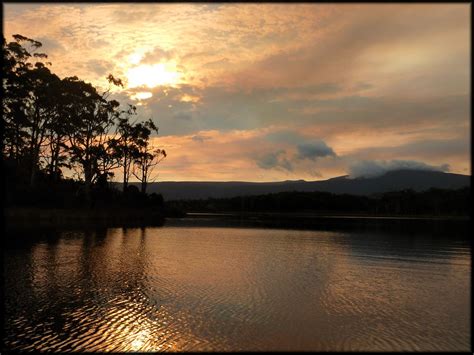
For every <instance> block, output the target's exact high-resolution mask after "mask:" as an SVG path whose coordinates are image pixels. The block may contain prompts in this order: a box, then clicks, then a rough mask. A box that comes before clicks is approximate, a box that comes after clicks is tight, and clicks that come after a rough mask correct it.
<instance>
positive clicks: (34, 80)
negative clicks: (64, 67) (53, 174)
mask: <svg viewBox="0 0 474 355" xmlns="http://www.w3.org/2000/svg"><path fill="white" fill-rule="evenodd" d="M13 39H14V41H12V42H8V43H7V41H6V39H5V38H3V42H2V50H3V63H2V64H3V65H2V72H3V75H2V88H3V100H2V128H3V133H4V135H3V140H2V145H3V147H2V148H3V149H2V153H3V155H4V157H8V158H9V159H11V160H14V161H16V162H19V160H20V159H22V158H24V157H26V156H28V155H29V156H30V157H29V158H30V159H29V160H30V162H31V163H34V162H35V161H37V160H38V159H35V157H31V155H32V154H34V153H35V152H37V151H38V149H37V146H38V141H40V140H41V133H42V132H41V131H42V129H41V128H38V127H37V125H38V124H40V125H41V123H44V121H41V118H40V117H38V113H39V111H40V108H39V107H37V106H36V105H35V102H34V101H35V99H38V97H37V95H38V94H39V91H40V90H39V87H38V85H41V84H40V83H39V82H41V81H43V80H44V81H46V82H50V81H51V80H54V79H56V78H54V77H53V75H52V74H51V72H49V70H47V69H46V68H45V63H43V62H41V61H36V62H35V60H37V59H38V58H42V59H44V58H47V55H46V54H44V53H38V52H36V50H37V49H38V48H40V47H41V46H42V44H41V42H38V41H35V40H33V39H30V38H27V37H24V36H21V35H18V34H16V35H13ZM27 47H28V48H27ZM46 64H51V63H46ZM35 106H36V107H35ZM35 109H37V110H38V112H34V110H35ZM32 135H33V136H32ZM32 148H33V149H32ZM35 148H36V149H35ZM32 158H33V159H32ZM30 170H34V169H31V167H30Z"/></svg>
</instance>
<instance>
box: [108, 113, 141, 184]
mask: <svg viewBox="0 0 474 355" xmlns="http://www.w3.org/2000/svg"><path fill="white" fill-rule="evenodd" d="M136 111H137V108H136V107H135V106H133V105H128V109H127V110H123V111H122V114H123V115H122V116H121V117H119V118H118V124H117V129H116V133H117V134H118V138H116V139H114V141H113V143H114V148H115V152H116V154H117V156H118V157H119V158H120V165H121V167H122V175H123V191H124V192H125V191H126V190H127V187H128V181H129V179H130V173H131V167H132V165H133V160H134V159H135V157H136V156H137V154H138V145H137V139H138V136H139V129H138V128H137V125H135V123H132V122H130V118H131V116H133V115H136V114H137V112H136Z"/></svg>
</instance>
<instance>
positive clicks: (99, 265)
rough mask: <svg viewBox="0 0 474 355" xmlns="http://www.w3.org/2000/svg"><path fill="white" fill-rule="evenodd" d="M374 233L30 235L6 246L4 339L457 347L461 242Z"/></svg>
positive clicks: (461, 339)
mask: <svg viewBox="0 0 474 355" xmlns="http://www.w3.org/2000/svg"><path fill="white" fill-rule="evenodd" d="M382 237H383V236H382ZM382 237H381V239H380V241H379V239H377V238H375V239H374V238H373V237H371V238H370V240H366V239H364V238H361V236H360V235H351V234H350V233H346V234H341V233H336V232H317V231H289V230H264V229H238V228H199V229H198V228H178V227H176V228H150V229H147V230H145V232H143V231H141V230H139V229H131V230H128V231H127V232H126V233H125V232H121V230H119V229H112V230H109V231H108V232H107V233H105V234H103V235H99V234H97V235H86V234H82V233H76V234H74V233H72V234H71V233H69V234H65V235H64V236H62V237H61V238H62V239H61V238H59V242H57V244H54V243H51V244H48V243H44V242H41V243H39V244H34V243H32V245H30V246H29V247H28V248H25V249H24V250H23V249H15V251H14V252H13V251H12V252H11V253H10V254H8V253H7V254H6V260H5V271H6V280H5V282H6V288H5V290H6V293H5V296H6V298H5V305H6V306H7V307H6V310H7V315H6V322H5V335H6V338H5V344H6V346H7V347H8V349H11V350H26V351H28V350H40V351H118V352H122V351H131V352H137V351H162V350H188V351H203V350H204V351H219V350H221V351H226V350H320V351H324V350H341V351H344V350H347V351H363V350H368V351H437V350H438V351H439V350H466V349H469V347H470V319H469V317H468V315H469V314H470V294H469V287H470V250H469V247H468V246H466V244H465V243H458V242H456V241H443V240H437V241H436V243H435V242H434V241H433V240H432V239H431V236H430V237H429V238H426V239H423V236H418V237H417V244H416V246H413V243H411V242H409V241H407V242H406V244H404V241H403V240H397V241H394V240H392V239H389V238H387V237H383V238H382ZM94 238H95V239H94ZM101 238H102V239H101ZM92 240H93V241H94V242H91V241H92ZM16 275H19V276H18V277H16Z"/></svg>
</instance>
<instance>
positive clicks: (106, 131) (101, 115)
mask: <svg viewBox="0 0 474 355" xmlns="http://www.w3.org/2000/svg"><path fill="white" fill-rule="evenodd" d="M109 81H110V79H109ZM66 82H67V86H68V91H69V95H70V97H69V100H70V101H69V102H70V103H71V104H72V105H71V109H70V111H69V119H70V120H71V127H72V129H70V130H69V132H68V138H69V140H68V145H69V147H70V153H71V162H72V163H73V164H74V166H75V167H77V168H78V169H79V173H80V175H81V176H82V177H83V178H84V183H85V189H86V198H87V199H88V200H90V189H91V186H92V184H93V183H94V182H96V180H97V179H98V178H99V177H100V176H103V175H106V176H107V175H110V174H111V170H112V169H114V168H116V167H118V162H117V159H116V157H115V156H114V154H109V153H111V150H112V144H111V138H110V133H111V130H112V128H113V127H114V125H115V123H116V120H117V118H118V117H119V114H120V110H119V106H120V104H119V102H118V101H116V100H108V93H109V92H108V91H106V92H104V93H102V94H99V92H98V91H97V89H96V88H95V87H94V86H92V85H91V84H89V83H85V82H84V81H82V80H79V79H78V78H77V77H70V78H66Z"/></svg>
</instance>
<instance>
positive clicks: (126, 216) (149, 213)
mask: <svg viewBox="0 0 474 355" xmlns="http://www.w3.org/2000/svg"><path fill="white" fill-rule="evenodd" d="M164 220H165V217H164V214H163V213H162V212H161V211H153V210H148V209H136V208H135V209H131V208H97V209H78V208H74V209H58V208H31V207H30V208H20V207H9V208H5V209H4V221H5V226H6V227H7V228H15V227H35V226H38V227H92V226H93V227H95V226H97V227H141V226H160V225H163V223H164Z"/></svg>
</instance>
